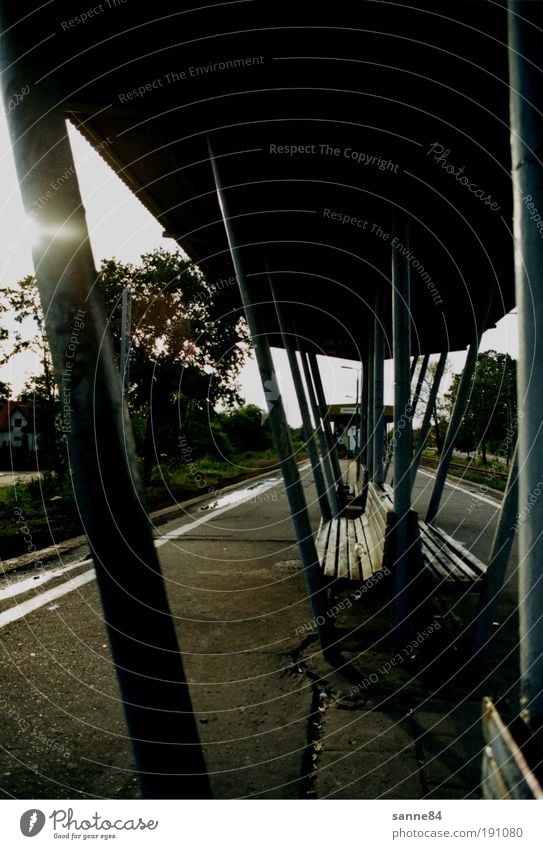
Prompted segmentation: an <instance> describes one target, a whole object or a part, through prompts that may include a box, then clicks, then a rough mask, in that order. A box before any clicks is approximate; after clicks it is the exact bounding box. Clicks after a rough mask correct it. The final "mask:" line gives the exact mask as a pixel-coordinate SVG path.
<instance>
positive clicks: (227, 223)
mask: <svg viewBox="0 0 543 849" xmlns="http://www.w3.org/2000/svg"><path fill="white" fill-rule="evenodd" d="M208 149H209V155H210V159H211V166H212V169H213V178H214V180H215V188H216V190H217V199H218V202H219V207H220V210H221V215H222V218H223V222H224V227H225V230H226V236H227V239H228V246H229V248H230V254H231V257H232V262H233V265H234V271H235V273H236V278H237V281H238V286H239V291H240V295H241V300H242V302H243V307H244V310H245V316H246V318H247V324H248V325H249V330H250V333H251V336H252V339H253V342H254V346H255V355H256V361H257V365H258V370H259V372H260V379H261V381H262V386H266V385H275V384H276V383H277V381H276V376H275V368H274V365H273V360H272V355H271V350H270V344H269V339H268V335H267V333H266V329H265V328H264V327H263V326H262V325H261V321H260V316H259V314H258V311H257V310H256V309H255V304H254V301H253V298H252V296H251V292H250V289H249V285H248V283H247V278H246V275H245V269H244V265H243V260H242V257H241V251H240V250H239V248H238V246H237V244H236V242H235V239H234V234H233V228H232V221H231V218H230V216H229V214H228V206H227V203H226V198H225V193H224V190H223V188H222V185H221V179H220V173H219V166H218V163H217V160H216V159H215V157H214V155H213V151H212V148H211V144H210V142H209V140H208ZM268 381H270V382H271V384H270V383H268ZM277 395H278V397H277V399H274V401H273V402H268V415H269V421H270V427H271V430H272V435H273V439H274V443H275V447H276V449H277V453H278V455H279V464H280V466H281V471H282V473H283V480H284V482H285V488H286V492H287V498H288V501H289V506H290V513H291V518H292V523H293V525H294V530H295V533H296V539H297V541H298V548H299V551H300V556H301V558H302V564H303V570H304V575H305V580H306V585H307V592H308V595H309V598H310V601H311V605H312V608H313V613H314V616H315V623H316V625H317V630H318V634H319V638H320V642H321V646H322V649H323V652H324V654H325V656H326V657H327V658H329V659H330V660H334V661H335V660H336V659H337V650H334V646H333V639H334V633H335V631H334V628H333V626H332V625H331V624H330V620H329V618H328V617H327V616H326V587H325V584H324V581H323V577H322V572H321V569H320V565H319V559H318V556H317V550H316V548H315V540H314V538H313V529H312V528H311V523H310V521H309V514H308V511H307V504H306V500H305V494H304V489H303V486H302V482H301V480H300V473H299V471H298V465H297V463H296V460H295V458H294V451H293V448H292V442H291V438H290V431H289V428H288V423H287V417H286V415H285V409H284V407H283V400H282V398H281V394H280V393H279V392H278V393H277Z"/></svg>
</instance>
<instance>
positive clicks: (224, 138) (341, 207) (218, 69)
mask: <svg viewBox="0 0 543 849" xmlns="http://www.w3.org/2000/svg"><path fill="white" fill-rule="evenodd" d="M3 5H4V7H5V12H4V25H6V23H7V24H8V25H9V18H10V17H11V18H12V19H13V22H14V23H15V21H16V20H17V18H18V17H20V16H21V7H20V4H19V3H17V2H6V3H4V4H3ZM88 5H89V4H83V5H82V4H78V5H77V7H76V6H74V3H73V2H57V3H55V4H54V5H53V4H43V3H41V2H39V3H38V2H33V3H29V4H27V6H28V8H29V9H30V8H32V7H34V8H35V11H34V12H30V13H29V14H28V15H27V16H26V17H25V18H23V19H22V20H21V21H20V22H19V23H17V24H16V25H15V29H14V31H13V33H12V36H13V37H15V40H16V42H17V45H18V47H19V49H20V52H21V54H22V53H28V51H30V55H31V57H32V63H33V66H34V68H35V79H32V80H29V81H28V84H29V85H32V86H36V87H40V88H42V87H43V89H44V90H45V88H46V87H48V86H53V87H54V89H55V91H56V94H57V96H58V98H60V100H61V102H62V103H63V106H64V109H65V113H66V116H67V117H68V118H69V119H70V120H71V121H72V122H73V123H74V124H75V126H76V127H78V128H79V129H80V130H81V132H82V133H83V134H84V135H85V136H86V138H87V139H89V141H91V143H92V144H93V145H94V146H95V147H97V148H98V150H99V152H100V155H101V156H102V157H103V158H104V159H105V161H106V162H108V163H109V164H110V165H111V166H112V167H113V168H114V169H115V171H116V173H117V174H118V175H119V176H120V177H121V178H122V179H123V180H124V181H125V183H126V184H127V185H128V186H129V188H130V189H131V190H132V191H133V192H134V194H135V195H136V196H137V197H138V198H139V199H140V200H141V202H142V203H143V204H144V205H145V206H146V207H147V208H148V209H149V211H150V212H151V213H153V215H155V216H156V217H157V218H158V220H159V221H160V222H161V224H162V226H163V227H164V230H165V231H166V232H167V233H168V234H170V235H171V236H172V237H173V238H174V239H175V240H176V242H177V243H178V244H179V246H180V247H182V248H183V250H184V251H186V252H187V254H188V255H189V256H190V257H191V259H192V260H194V262H195V263H198V264H199V265H200V266H201V268H202V269H203V270H204V272H205V273H206V275H207V276H208V279H209V281H210V282H211V283H212V284H217V283H218V284H219V285H218V286H217V297H219V298H221V299H222V301H223V302H224V308H225V309H231V308H240V300H239V294H238V290H237V287H236V286H235V285H230V284H231V283H232V278H233V274H234V272H233V268H232V265H231V260H230V256H229V251H228V245H227V241H226V236H225V229H224V224H223V222H222V220H221V215H220V211H219V207H218V203H217V196H216V191H215V187H214V183H213V176H212V170H211V167H210V161H209V152H208V146H207V140H208V139H209V142H210V144H211V147H212V150H213V153H214V155H215V157H217V158H218V160H219V168H220V172H221V179H222V183H223V186H224V190H225V194H226V197H227V198H228V205H229V211H230V215H231V217H232V219H233V221H232V226H233V229H234V232H235V238H236V242H237V244H238V246H240V247H241V248H242V251H243V255H244V259H245V265H246V268H247V269H248V271H249V274H250V275H254V276H251V277H250V280H251V281H252V282H251V285H252V293H253V297H254V299H255V300H256V301H257V302H258V301H259V300H261V301H262V302H263V303H264V306H263V307H262V308H261V311H262V313H265V321H266V326H267V328H268V329H269V331H270V333H271V334H275V330H276V324H275V314H274V311H273V308H272V307H271V305H270V304H269V289H268V286H267V281H266V278H265V275H264V268H265V262H267V263H268V265H269V268H270V271H271V273H272V274H273V275H274V280H275V282H276V284H277V288H278V293H279V296H280V298H281V299H282V300H284V301H286V302H288V303H289V304H291V306H290V307H289V310H290V312H291V314H292V315H293V316H294V318H295V323H296V326H297V329H298V332H299V333H300V335H301V336H302V337H304V338H306V339H307V340H308V344H311V345H313V346H315V347H316V350H317V351H319V352H322V353H324V354H328V355H332V356H342V357H349V358H357V357H359V356H360V352H361V350H363V348H364V345H365V340H366V338H367V332H366V330H367V328H368V326H369V323H370V322H371V323H373V310H374V305H375V296H376V292H377V291H378V290H381V291H382V293H383V297H384V305H385V309H384V311H383V321H384V325H385V331H386V338H387V346H388V347H387V356H388V355H389V351H390V313H391V310H390V300H391V280H390V278H391V252H392V251H393V250H398V251H400V252H407V251H409V253H408V254H407V255H408V258H409V264H410V269H411V308H412V353H413V354H418V353H421V352H438V351H443V350H456V349H460V348H463V347H465V346H466V345H467V344H468V343H469V342H470V341H471V340H472V338H473V335H474V329H475V328H476V325H477V322H480V323H482V325H483V326H482V327H479V329H480V330H482V329H485V328H488V327H490V326H492V325H494V324H495V322H496V321H497V320H499V319H500V318H501V317H502V316H503V315H505V314H506V313H507V312H508V311H509V310H510V309H511V308H512V307H513V305H514V291H513V253H512V237H511V216H512V211H511V194H512V192H511V178H510V167H511V166H510V148H509V125H508V88H507V43H506V42H507V38H506V36H507V33H506V10H505V4H503V3H501V2H492V3H488V2H459V3H457V2H435V0H416V2H414V0H413V2H405V1H404V2H396V3H388V2H357V3H353V2H336V3H328V4H323V8H319V6H318V5H317V4H314V3H304V2H274V3H269V2H266V3H261V2H250V1H249V2H247V0H239V1H238V2H228V3H225V4H216V3H203V2H198V3H190V4H189V3H187V4H185V3H179V2H175V3H174V2H164V0H157V2H154V3H145V4H136V3H135V2H131V1H130V2H128V0H126V1H125V2H122V0H102V2H101V3H98V4H97V5H96V6H95V7H93V9H87V6H88ZM80 7H81V8H80ZM194 7H197V8H194ZM84 16H86V17H84ZM401 216H405V217H406V218H407V220H408V222H409V225H410V244H409V245H406V244H404V242H403V241H399V242H398V241H394V239H395V236H394V232H395V226H396V222H397V220H398V217H401ZM260 293H262V295H260ZM487 307H489V309H488V310H487ZM485 315H486V318H485ZM271 341H272V344H277V345H280V344H281V341H280V339H279V337H278V336H277V337H276V338H275V336H274V335H272V336H271Z"/></svg>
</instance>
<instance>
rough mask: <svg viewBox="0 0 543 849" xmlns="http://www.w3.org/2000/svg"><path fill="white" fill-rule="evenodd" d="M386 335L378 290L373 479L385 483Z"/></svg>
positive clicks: (374, 343)
mask: <svg viewBox="0 0 543 849" xmlns="http://www.w3.org/2000/svg"><path fill="white" fill-rule="evenodd" d="M384 367H385V335H384V332H383V292H382V290H381V289H378V290H377V293H376V297H375V317H374V322H373V479H374V481H375V483H383V481H384V476H383V471H384V456H383V453H384V443H385V430H384V427H385V408H384Z"/></svg>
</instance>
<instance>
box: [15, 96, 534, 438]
mask: <svg viewBox="0 0 543 849" xmlns="http://www.w3.org/2000/svg"><path fill="white" fill-rule="evenodd" d="M68 126H69V134H70V139H71V142H72V149H73V153H74V159H75V163H76V169H77V175H78V179H79V184H80V188H81V194H82V197H83V203H84V206H85V209H86V213H87V223H88V226H89V232H90V240H91V245H92V249H93V253H94V259H95V263H96V265H99V264H100V261H101V260H102V259H110V258H111V257H116V258H117V259H119V260H121V261H123V262H132V263H137V262H138V261H139V258H140V256H141V254H142V253H147V252H149V251H152V250H154V249H155V248H161V247H162V248H167V249H169V250H173V249H175V247H176V245H175V243H174V242H173V241H172V240H171V239H164V238H162V227H161V226H160V224H159V223H158V222H157V221H156V220H155V219H154V218H153V217H152V215H151V214H150V213H149V212H147V210H146V209H145V208H144V207H143V205H142V204H141V203H140V201H139V200H138V199H137V198H136V197H135V196H134V195H133V194H132V193H131V192H130V191H129V190H128V189H127V188H126V187H125V185H124V184H123V183H122V182H121V180H119V178H118V177H117V176H116V174H115V173H114V172H113V171H112V170H111V168H109V166H108V165H106V164H105V163H104V162H103V160H102V159H100V157H99V156H98V154H96V153H95V152H94V151H93V150H92V148H91V147H90V145H89V144H88V143H87V142H86V140H85V139H83V137H82V136H81V135H80V134H79V133H78V132H77V130H75V129H74V128H73V127H71V125H68ZM31 236H32V234H31V231H30V229H29V227H28V225H27V224H25V213H24V210H23V206H22V201H21V197H20V194H19V188H18V184H17V178H16V175H15V166H14V162H13V155H12V152H11V147H10V143H9V136H8V131H7V125H6V120H5V115H4V112H3V110H2V108H1V107H0V286H13V285H14V284H15V283H16V282H17V281H18V280H20V279H21V278H22V277H24V276H25V275H27V274H32V273H33V265H32V255H31ZM489 348H494V349H495V350H498V351H504V352H507V353H510V354H511V356H513V357H515V358H516V357H517V356H518V335H517V323H516V316H515V315H514V314H513V315H510V316H506V317H505V318H504V319H502V320H501V321H500V322H499V323H498V325H497V326H496V329H495V330H491V331H488V332H487V333H485V335H484V337H483V340H482V345H481V350H482V351H485V350H488V349H489ZM273 355H274V361H275V366H276V371H277V375H278V382H279V386H280V388H281V393H282V396H283V401H284V403H285V408H286V412H287V418H288V419H289V422H290V424H292V425H294V426H298V425H299V424H300V415H299V410H298V405H297V403H296V400H295V395H294V388H293V386H292V382H291V380H290V379H289V369H288V364H287V360H286V356H285V354H284V352H283V351H281V350H274V351H273ZM464 357H465V355H464V354H463V353H461V352H460V353H455V354H452V355H451V356H450V362H451V366H452V371H460V370H461V368H462V365H463V360H464ZM319 361H320V365H321V371H322V376H323V383H324V389H325V393H326V398H327V401H328V402H329V403H330V404H341V403H352V402H353V400H354V396H355V393H356V381H357V363H354V362H350V361H347V360H337V359H330V358H324V357H322V358H319ZM35 371H39V369H37V368H36V363H35V356H34V355H32V354H30V353H26V354H22V355H20V356H18V357H16V358H13V359H12V361H11V362H10V363H9V364H8V365H7V366H4V367H2V368H0V380H3V381H5V382H7V383H10V384H11V386H12V392H13V395H14V396H15V395H17V393H18V392H19V391H20V389H21V388H22V386H23V383H24V381H25V379H26V377H27V376H28V375H29V374H30V373H32V372H35ZM239 383H240V386H241V395H242V397H244V399H245V401H246V402H247V403H253V404H257V405H258V406H259V407H265V400H264V394H263V391H262V388H261V385H260V380H259V377H258V371H257V368H256V363H255V362H254V360H253V359H252V358H251V359H250V360H249V361H248V362H247V363H246V365H245V366H244V368H243V369H242V371H241V373H240V376H239ZM392 392H393V389H392V365H391V363H386V364H385V403H391V402H392Z"/></svg>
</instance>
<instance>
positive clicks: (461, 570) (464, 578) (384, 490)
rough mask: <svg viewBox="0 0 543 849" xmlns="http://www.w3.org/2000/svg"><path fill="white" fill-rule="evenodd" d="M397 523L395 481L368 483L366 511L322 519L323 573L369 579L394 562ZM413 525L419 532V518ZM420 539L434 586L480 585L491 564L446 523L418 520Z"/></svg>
mask: <svg viewBox="0 0 543 849" xmlns="http://www.w3.org/2000/svg"><path fill="white" fill-rule="evenodd" d="M413 515H414V516H415V518H416V514H413ZM393 526H394V512H393V490H392V487H390V486H388V485H387V484H375V483H370V484H368V487H367V496H366V505H365V511H364V513H363V514H362V516H359V517H358V518H352V519H351V518H344V517H341V518H338V519H332V521H331V522H326V523H324V522H321V524H320V527H319V530H318V533H317V538H316V547H317V554H318V556H319V560H320V563H321V565H322V569H323V572H324V575H325V576H326V577H327V578H344V579H347V580H351V581H367V580H368V579H369V578H371V576H372V575H373V574H375V572H378V571H379V570H381V569H383V566H384V565H387V563H388V564H389V559H390V554H389V549H390V541H391V534H392V529H393ZM414 528H415V530H414V533H415V534H417V525H416V524H415V525H414ZM416 542H417V549H416V550H417V552H418V554H417V555H416V557H418V562H420V565H421V568H422V576H423V577H424V578H426V579H427V580H428V581H429V582H430V583H431V584H432V586H434V587H435V586H443V585H446V587H447V588H448V589H455V588H456V589H461V590H472V589H478V588H479V587H480V584H481V581H482V579H483V577H484V574H485V572H486V568H487V567H486V565H485V564H484V563H482V562H481V561H480V560H478V559H477V558H476V557H475V555H473V554H472V553H471V552H470V551H469V550H468V549H467V548H465V546H463V545H462V543H460V542H457V540H455V539H453V537H451V536H450V535H449V534H447V533H445V531H443V530H442V529H441V528H437V527H435V526H434V525H429V524H427V523H426V522H418V539H417V540H416ZM415 562H416V561H415ZM389 565H390V564H389Z"/></svg>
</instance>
